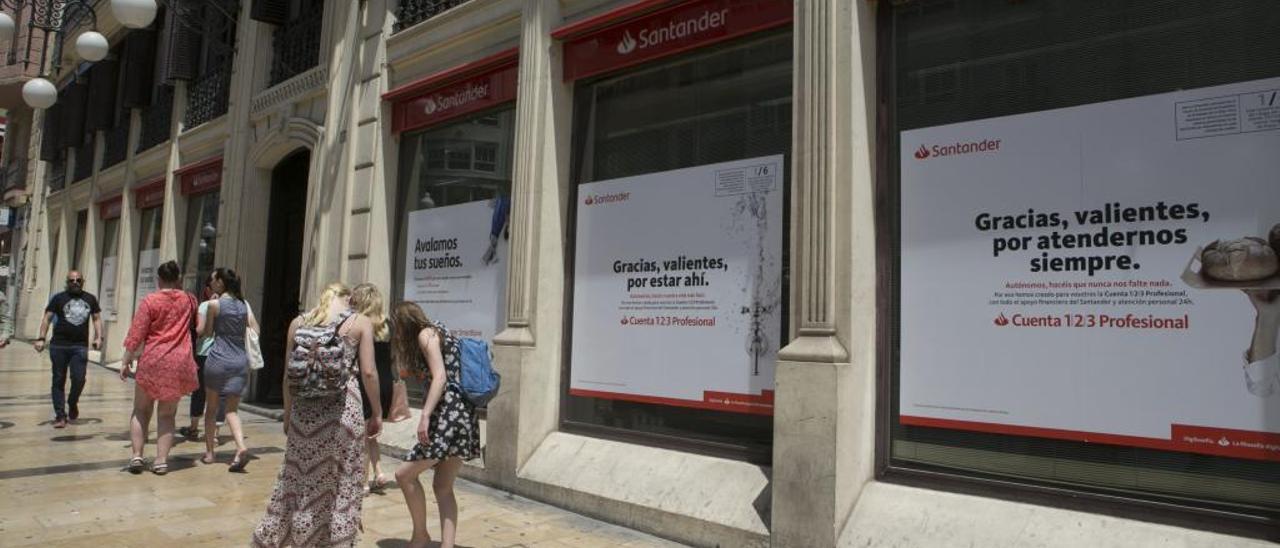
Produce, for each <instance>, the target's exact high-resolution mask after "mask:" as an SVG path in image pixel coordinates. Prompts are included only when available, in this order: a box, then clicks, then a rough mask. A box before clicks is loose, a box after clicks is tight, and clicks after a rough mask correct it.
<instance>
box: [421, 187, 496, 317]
mask: <svg viewBox="0 0 1280 548" xmlns="http://www.w3.org/2000/svg"><path fill="white" fill-rule="evenodd" d="M495 204H496V201H495V200H484V201H478V202H469V203H465V204H459V205H452V206H446V207H437V208H431V209H421V210H418V211H414V212H412V213H410V214H409V227H408V237H407V238H406V244H405V245H406V247H405V265H404V269H405V270H404V280H405V284H404V300H406V301H410V302H415V303H418V305H419V306H421V307H422V309H423V310H424V311H425V312H426V313H427V316H429V317H430V318H432V319H435V320H438V321H440V322H442V323H444V324H445V325H447V326H448V327H449V329H450V330H452V331H453V332H454V334H456V335H458V336H461V337H472V338H476V339H481V340H486V341H487V340H489V339H492V338H493V336H494V335H496V334H497V333H498V332H499V331H501V330H502V327H503V325H504V324H503V322H504V321H505V318H506V315H505V314H504V308H505V307H506V302H507V301H506V289H507V266H506V265H507V257H508V249H507V248H508V247H509V243H508V240H507V239H506V238H504V237H502V236H499V237H498V245H497V249H496V255H495V258H494V260H491V262H490V263H489V264H487V265H486V264H485V263H484V260H483V259H484V255H485V252H486V251H487V250H488V249H489V231H490V229H491V227H492V223H493V212H494V207H495ZM431 240H436V241H438V242H447V243H442V244H440V246H439V248H438V249H432V246H430V245H429V242H430V241H431ZM454 243H456V246H454V245H453V244H454ZM421 245H426V249H422V250H421V251H415V248H418V247H419V246H421ZM451 247H452V248H451ZM428 249H432V250H428ZM432 261H444V262H445V263H447V264H445V265H442V266H437V267H435V268H432V267H431V265H432ZM415 263H416V265H417V267H416V268H415ZM449 264H453V265H457V266H449Z"/></svg>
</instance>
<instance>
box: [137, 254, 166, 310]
mask: <svg viewBox="0 0 1280 548" xmlns="http://www.w3.org/2000/svg"><path fill="white" fill-rule="evenodd" d="M159 266H160V250H159V249H144V250H142V251H141V252H139V253H138V290H137V296H135V297H134V298H135V299H136V300H137V302H139V303H140V302H142V299H143V298H145V297H146V296H147V295H150V294H152V293H155V291H156V289H158V288H159V286H158V285H157V284H156V280H157V278H156V268H157V267H159Z"/></svg>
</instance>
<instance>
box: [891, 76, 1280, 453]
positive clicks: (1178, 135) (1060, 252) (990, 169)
mask: <svg viewBox="0 0 1280 548" xmlns="http://www.w3.org/2000/svg"><path fill="white" fill-rule="evenodd" d="M901 142H902V155H901V159H900V163H901V178H902V204H901V207H902V210H901V213H902V232H901V238H902V240H901V243H902V263H901V265H902V271H901V310H902V312H901V391H900V394H899V396H900V405H899V411H900V417H899V420H900V421H901V422H902V423H903V424H908V425H920V426H930V427H938V428H951V429H960V430H971V431H982V432H994V433H1003V434H1013V435H1024V436H1038V437H1047V438H1056V439H1065V440H1074V441H1085V442H1095V443H1106V444H1114V445H1126V446H1136V447H1145V448H1153V449H1162V450H1170V451H1183V452H1194V453H1202V454H1212V455H1221V456H1230V457H1237V458H1247V459H1257V460H1270V461H1280V357H1277V356H1276V336H1277V330H1278V329H1280V272H1278V271H1280V264H1277V254H1280V79H1269V80H1260V81H1252V82H1242V83H1237V84H1232V85H1224V86H1218V87H1213V88H1205V89H1195V90H1189V91H1180V92H1176V93H1167V94H1161V95H1152V96H1146V97H1138V98H1133V99H1125V100H1119V101H1112V102H1106V103H1098V104H1092V105H1085V106H1079V107H1072V108H1065V109H1060V110H1051V111H1045V112H1037V113H1031V114H1022V115H1016V116H1008V117H1003V118H994V119H988V120H980V121H974V122H966V123H960V124H954V125H947V126H939V127H932V128H925V129H917V130H911V131H905V132H903V133H902V135H901Z"/></svg>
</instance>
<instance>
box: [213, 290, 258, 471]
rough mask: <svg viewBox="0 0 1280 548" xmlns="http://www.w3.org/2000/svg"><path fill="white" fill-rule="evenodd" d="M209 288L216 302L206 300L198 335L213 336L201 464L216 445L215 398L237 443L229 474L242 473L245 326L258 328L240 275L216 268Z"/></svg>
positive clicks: (246, 357) (245, 449)
mask: <svg viewBox="0 0 1280 548" xmlns="http://www.w3.org/2000/svg"><path fill="white" fill-rule="evenodd" d="M209 288H210V289H211V290H212V291H213V292H214V293H215V294H217V295H219V297H218V300H216V301H209V304H208V309H207V310H206V312H205V318H204V322H203V323H202V324H201V327H202V328H203V330H202V331H201V333H200V335H201V336H204V337H213V346H212V347H210V348H209V353H208V355H207V356H206V357H205V362H204V387H205V398H204V401H205V412H204V431H205V432H207V433H209V434H211V435H206V436H205V437H204V446H205V451H204V456H203V457H201V458H200V462H203V463H205V464H213V462H214V459H215V456H214V449H215V447H216V445H217V443H218V440H217V436H216V435H212V434H213V433H215V432H217V431H216V430H215V429H214V420H215V418H216V417H217V415H218V413H217V411H218V398H219V397H225V398H226V401H227V413H226V423H227V426H229V427H231V437H232V438H233V439H235V442H236V455H235V457H234V458H232V459H231V466H230V467H229V468H227V470H228V471H229V472H242V471H244V467H245V464H247V463H248V460H247V457H248V450H249V449H248V447H246V446H245V444H244V429H243V427H242V426H241V425H240V414H239V413H238V412H237V408H238V406H239V405H240V395H241V394H243V393H244V387H245V385H246V384H248V382H249V355H248V354H247V353H246V352H245V346H244V342H245V341H244V336H245V327H251V328H253V329H255V330H256V329H258V321H257V320H256V319H255V318H254V317H253V312H252V311H250V310H249V303H246V302H245V300H244V292H243V290H242V289H241V281H240V276H239V275H238V274H236V271H234V270H231V269H230V268H218V269H216V270H214V271H213V275H212V276H210V277H209Z"/></svg>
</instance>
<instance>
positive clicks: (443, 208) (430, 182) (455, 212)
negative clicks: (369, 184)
mask: <svg viewBox="0 0 1280 548" xmlns="http://www.w3.org/2000/svg"><path fill="white" fill-rule="evenodd" d="M514 126H515V109H514V108H513V107H511V106H506V107H500V108H498V109H496V110H490V111H487V112H484V113H482V114H479V115H475V116H470V117H467V118H464V119H462V120H460V121H451V122H448V123H447V124H444V125H437V126H433V127H430V128H428V129H426V130H423V131H419V132H416V133H410V134H406V135H405V136H404V137H403V138H402V144H401V149H400V150H401V153H400V184H399V196H398V203H399V207H398V208H397V209H396V211H398V212H399V213H398V215H397V219H396V227H397V229H396V230H397V232H396V234H397V237H396V245H395V247H394V249H395V250H396V251H395V252H394V253H393V257H394V270H393V282H394V288H393V294H392V295H389V298H388V301H389V303H395V302H399V301H411V302H416V303H418V304H419V305H420V306H421V307H422V309H423V311H425V312H426V314H427V316H428V317H430V318H432V319H433V320H435V321H439V322H441V323H443V324H445V325H447V326H449V328H450V329H451V330H452V331H453V332H454V333H456V334H458V335H459V336H467V337H474V338H480V339H483V340H491V339H492V338H493V336H494V335H496V334H497V333H498V332H499V331H501V330H502V329H503V328H504V327H505V326H506V323H505V322H506V313H505V311H506V299H505V297H506V284H507V257H508V255H507V248H508V245H509V243H508V242H509V237H510V233H509V230H508V227H507V222H508V219H509V216H510V211H511V172H512V166H511V163H512V159H513V157H514V148H515V134H514ZM408 388H409V390H410V394H411V396H413V397H414V398H415V399H416V398H421V397H422V393H421V391H422V386H421V385H420V383H416V382H410V383H408Z"/></svg>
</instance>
